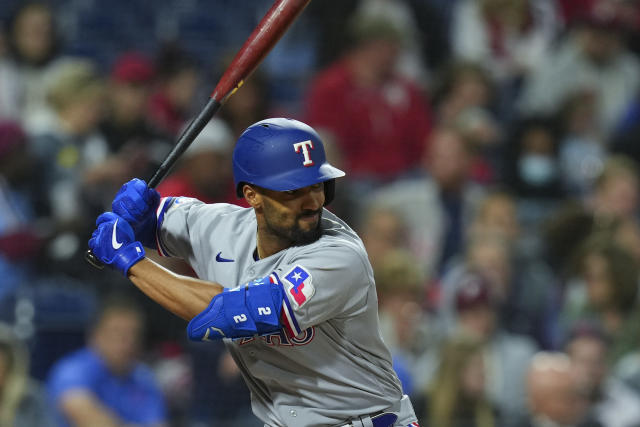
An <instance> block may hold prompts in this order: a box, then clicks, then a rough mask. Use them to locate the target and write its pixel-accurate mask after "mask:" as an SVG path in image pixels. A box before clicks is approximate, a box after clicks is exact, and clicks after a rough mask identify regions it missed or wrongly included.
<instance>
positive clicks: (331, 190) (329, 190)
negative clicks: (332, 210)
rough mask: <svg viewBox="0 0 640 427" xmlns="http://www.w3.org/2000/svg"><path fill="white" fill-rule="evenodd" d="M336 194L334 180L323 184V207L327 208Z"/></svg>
mask: <svg viewBox="0 0 640 427" xmlns="http://www.w3.org/2000/svg"><path fill="white" fill-rule="evenodd" d="M335 194H336V180H335V179H330V180H328V181H325V182H324V205H325V206H327V205H328V204H329V203H331V202H332V201H333V197H334V196H335Z"/></svg>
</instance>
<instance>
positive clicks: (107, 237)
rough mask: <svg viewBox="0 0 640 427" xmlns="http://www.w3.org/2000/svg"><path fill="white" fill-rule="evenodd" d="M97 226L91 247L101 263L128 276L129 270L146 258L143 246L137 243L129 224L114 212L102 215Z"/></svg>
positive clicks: (90, 243)
mask: <svg viewBox="0 0 640 427" xmlns="http://www.w3.org/2000/svg"><path fill="white" fill-rule="evenodd" d="M96 225H97V226H98V228H96V230H95V231H94V232H93V234H92V235H91V239H89V247H90V248H91V250H92V251H93V253H94V254H95V256H97V257H98V259H99V260H100V261H102V262H103V263H104V264H106V265H108V266H110V267H112V268H115V269H116V270H118V271H120V272H121V273H122V274H124V275H125V276H126V275H127V272H128V271H129V268H131V266H132V265H134V264H135V263H137V262H138V261H140V260H141V259H143V258H144V248H143V247H142V244H141V243H140V242H136V241H135V238H134V235H133V229H132V228H131V226H130V225H129V223H127V221H125V220H124V219H123V218H122V217H120V216H118V215H116V214H114V213H113V212H105V213H103V214H102V215H100V216H99V217H98V219H97V220H96Z"/></svg>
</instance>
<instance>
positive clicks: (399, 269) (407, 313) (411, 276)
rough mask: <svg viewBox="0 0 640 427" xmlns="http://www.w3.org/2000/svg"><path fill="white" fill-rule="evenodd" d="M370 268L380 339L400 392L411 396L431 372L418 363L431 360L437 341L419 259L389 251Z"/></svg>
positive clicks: (397, 251) (429, 368) (404, 252)
mask: <svg viewBox="0 0 640 427" xmlns="http://www.w3.org/2000/svg"><path fill="white" fill-rule="evenodd" d="M372 267H373V273H374V277H375V280H376V289H377V292H378V299H379V309H378V311H379V317H380V329H381V334H382V338H383V339H384V342H385V343H386V344H387V346H388V347H389V350H390V351H391V356H392V360H393V367H394V369H395V371H396V373H397V374H398V377H399V378H400V381H401V382H402V388H403V391H404V393H406V394H408V395H409V396H413V395H414V394H416V392H417V390H419V389H420V385H422V384H427V383H428V382H429V379H430V378H431V376H432V375H433V373H434V371H435V366H434V365H432V366H425V363H420V362H423V361H425V359H429V360H435V353H437V350H436V349H437V348H438V344H439V340H440V337H439V336H438V331H437V328H436V327H435V326H436V325H435V323H433V322H432V321H431V319H430V316H429V314H428V313H427V311H425V310H423V307H424V299H425V289H426V286H425V283H424V275H423V273H422V271H421V269H420V266H419V261H418V260H417V259H416V258H415V257H414V256H413V255H412V254H411V253H410V252H409V251H407V250H406V249H394V250H391V251H390V252H388V253H387V254H386V255H385V256H384V258H383V259H382V260H380V261H379V262H378V263H376V264H372Z"/></svg>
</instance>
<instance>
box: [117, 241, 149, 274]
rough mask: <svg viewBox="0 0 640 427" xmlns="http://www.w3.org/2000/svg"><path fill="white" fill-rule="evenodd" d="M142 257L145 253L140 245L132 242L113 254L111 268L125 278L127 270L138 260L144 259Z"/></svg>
mask: <svg viewBox="0 0 640 427" xmlns="http://www.w3.org/2000/svg"><path fill="white" fill-rule="evenodd" d="M144 257H145V251H144V247H143V246H142V243H140V242H137V241H136V242H132V243H129V244H128V245H126V246H124V247H122V248H121V249H119V250H118V251H117V252H116V253H115V256H114V257H113V261H112V262H111V266H112V267H113V268H115V269H116V270H118V271H120V272H121V273H122V274H123V275H124V276H125V277H126V276H127V274H128V273H129V269H130V268H131V267H132V266H133V265H135V264H136V263H138V262H139V261H140V260H142V259H144Z"/></svg>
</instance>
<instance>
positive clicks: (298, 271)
mask: <svg viewBox="0 0 640 427" xmlns="http://www.w3.org/2000/svg"><path fill="white" fill-rule="evenodd" d="M284 278H285V279H286V281H287V282H288V284H289V285H290V286H288V290H287V291H288V292H289V295H291V297H293V301H294V302H295V303H296V305H297V306H298V307H302V306H303V305H304V304H305V303H306V302H307V301H309V300H310V299H311V297H312V296H313V294H314V293H315V289H314V287H313V285H312V284H311V274H309V272H308V271H307V270H305V269H304V268H302V267H300V266H299V265H296V266H295V267H294V268H293V269H292V270H291V271H289V273H287V274H286V275H285V276H284Z"/></svg>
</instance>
